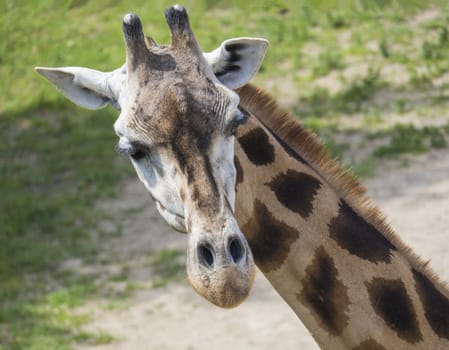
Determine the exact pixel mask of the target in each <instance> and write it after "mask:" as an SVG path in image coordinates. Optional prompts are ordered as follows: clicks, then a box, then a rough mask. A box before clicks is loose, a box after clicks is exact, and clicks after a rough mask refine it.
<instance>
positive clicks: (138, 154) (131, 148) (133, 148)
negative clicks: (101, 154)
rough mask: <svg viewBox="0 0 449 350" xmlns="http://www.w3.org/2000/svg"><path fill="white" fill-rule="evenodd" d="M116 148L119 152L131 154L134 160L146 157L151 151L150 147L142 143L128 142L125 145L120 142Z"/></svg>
mask: <svg viewBox="0 0 449 350" xmlns="http://www.w3.org/2000/svg"><path fill="white" fill-rule="evenodd" d="M115 150H116V151H117V153H121V154H127V155H129V156H130V157H131V158H132V159H134V160H140V159H142V158H145V157H146V156H147V155H148V153H149V149H148V147H147V146H145V145H142V144H140V143H127V144H126V146H123V145H122V144H121V143H120V142H119V143H118V144H117V146H115Z"/></svg>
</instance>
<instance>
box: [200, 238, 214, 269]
mask: <svg viewBox="0 0 449 350" xmlns="http://www.w3.org/2000/svg"><path fill="white" fill-rule="evenodd" d="M198 256H199V261H200V263H201V264H202V265H204V266H206V267H207V268H209V269H213V268H214V265H215V261H214V260H215V258H214V250H213V249H212V247H211V246H210V245H209V244H207V243H200V244H199V245H198Z"/></svg>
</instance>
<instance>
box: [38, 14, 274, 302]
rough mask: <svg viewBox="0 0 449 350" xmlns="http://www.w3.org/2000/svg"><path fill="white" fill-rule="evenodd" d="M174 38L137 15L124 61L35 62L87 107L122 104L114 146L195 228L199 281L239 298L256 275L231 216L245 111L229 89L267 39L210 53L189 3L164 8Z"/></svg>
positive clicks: (209, 293) (214, 297)
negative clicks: (146, 30) (152, 34)
mask: <svg viewBox="0 0 449 350" xmlns="http://www.w3.org/2000/svg"><path fill="white" fill-rule="evenodd" d="M166 19H167V23H168V26H169V28H170V31H171V37H172V44H171V45H170V46H158V45H157V44H155V43H154V41H153V40H152V39H145V37H144V34H143V31H142V24H141V22H140V19H139V18H138V17H137V16H136V15H134V14H127V15H126V16H125V17H124V19H123V33H124V38H125V43H126V63H125V65H123V66H122V67H121V68H119V69H117V70H115V71H113V72H110V73H102V72H99V71H95V70H90V69H87V68H79V67H65V68H37V69H36V70H37V71H38V72H39V73H40V74H42V75H43V76H45V77H46V78H47V79H49V80H50V81H51V82H52V83H53V84H54V85H55V86H56V87H57V88H58V89H59V90H60V91H61V92H62V93H63V94H65V95H66V96H67V97H68V98H69V99H71V100H72V101H74V102H75V103H77V104H79V105H81V106H84V107H86V108H100V107H102V106H104V105H106V104H107V103H110V104H112V105H113V106H115V107H116V108H117V109H119V110H120V111H121V112H120V116H119V117H118V119H117V121H116V122H115V124H114V129H115V132H116V134H117V135H118V137H119V142H118V145H117V149H118V151H119V152H123V153H126V154H128V155H129V156H130V158H131V162H132V164H133V166H134V168H135V169H136V171H137V174H138V176H139V178H140V180H141V181H142V182H143V183H144V185H145V187H146V188H147V190H148V191H149V192H150V194H151V196H152V197H153V199H154V201H155V203H156V206H157V209H158V211H159V213H160V214H161V215H162V217H163V218H164V219H165V221H166V222H167V223H168V224H169V225H171V226H172V227H173V228H175V229H176V230H178V231H183V232H188V233H189V234H188V240H189V244H188V251H187V272H188V277H189V280H190V282H191V284H192V286H193V288H194V289H195V290H196V291H197V292H198V293H199V294H200V295H202V296H204V297H205V298H206V299H208V300H209V301H211V302H212V303H214V304H216V305H218V306H221V307H233V306H236V305H238V304H240V303H241V302H242V301H243V300H244V299H245V298H246V296H247V295H248V293H249V291H250V289H251V286H252V283H253V279H254V262H253V257H252V254H251V251H250V249H249V246H248V243H247V241H246V239H245V237H244V236H243V234H242V232H241V230H240V228H239V226H238V224H237V221H236V219H235V216H234V202H235V174H236V170H235V166H234V162H233V158H234V148H233V147H234V133H235V129H236V128H237V127H238V126H239V125H240V124H242V123H244V122H245V120H246V115H245V112H244V111H242V110H241V109H239V97H238V95H237V94H236V93H235V92H233V91H232V90H231V88H236V87H239V86H241V85H243V84H245V83H246V82H247V81H248V80H249V79H250V78H251V77H252V76H253V75H254V73H255V72H256V71H257V70H258V68H259V67H260V64H261V61H262V58H263V55H264V53H265V49H266V46H267V42H266V41H265V40H261V39H249V38H241V39H231V40H228V41H225V42H224V43H223V44H222V45H221V46H220V47H219V48H218V49H217V50H215V51H213V52H211V53H209V54H204V55H203V52H202V51H201V49H200V47H199V45H198V43H197V41H196V38H195V36H194V34H193V32H192V30H191V28H190V24H189V20H188V16H187V12H186V10H185V9H184V8H183V7H181V6H177V5H175V6H173V7H171V8H169V9H168V10H167V11H166Z"/></svg>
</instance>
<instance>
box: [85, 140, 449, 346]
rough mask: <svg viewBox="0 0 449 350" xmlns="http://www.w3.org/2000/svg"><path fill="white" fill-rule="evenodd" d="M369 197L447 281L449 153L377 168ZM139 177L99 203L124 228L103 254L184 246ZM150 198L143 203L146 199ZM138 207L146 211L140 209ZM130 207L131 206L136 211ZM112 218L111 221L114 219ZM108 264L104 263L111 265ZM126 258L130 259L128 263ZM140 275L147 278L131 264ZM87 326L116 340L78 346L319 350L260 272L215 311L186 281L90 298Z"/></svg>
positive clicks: (121, 255) (134, 256) (133, 256)
mask: <svg viewBox="0 0 449 350" xmlns="http://www.w3.org/2000/svg"><path fill="white" fill-rule="evenodd" d="M367 186H368V188H369V192H370V193H371V195H372V196H373V198H374V200H375V202H376V203H377V204H378V205H379V206H380V207H381V208H382V209H383V211H384V213H386V215H387V217H388V218H389V220H390V222H391V223H392V225H393V227H394V228H395V229H396V231H397V232H399V233H400V235H401V237H402V238H403V240H404V241H405V242H407V243H408V244H409V245H410V246H412V247H413V249H414V250H415V251H416V252H417V253H418V254H419V255H421V256H422V257H423V258H424V259H426V260H427V259H431V263H430V264H431V266H432V267H433V268H434V269H435V270H436V271H437V272H438V274H439V275H440V276H441V278H442V279H444V280H446V281H449V271H448V270H447V269H445V267H447V266H449V241H448V238H447V237H449V236H448V233H449V152H448V150H447V149H446V150H442V151H438V152H431V153H429V154H426V155H423V156H419V157H415V158H413V159H411V160H410V163H409V166H408V167H406V168H401V169H397V168H396V169H388V170H383V171H380V170H379V171H378V174H377V176H376V177H375V178H373V179H371V180H370V181H368V182H367ZM148 198H149V197H148V195H147V194H146V193H145V192H144V190H143V187H142V185H141V184H140V183H138V182H137V181H134V182H132V183H128V184H126V185H124V187H123V189H122V191H121V193H120V196H119V198H117V199H116V200H114V201H108V202H105V203H101V205H100V206H101V207H103V208H105V209H107V210H109V211H110V212H111V213H112V214H111V216H112V217H114V218H115V220H120V223H121V225H122V227H123V229H124V231H125V233H124V234H123V235H121V236H118V237H114V238H111V239H110V240H106V241H105V242H103V243H104V244H103V248H102V249H103V252H104V253H103V254H106V255H111V254H113V255H115V256H116V257H117V263H116V264H117V265H120V261H122V262H123V261H127V262H128V263H129V262H130V261H139V259H140V258H141V257H142V256H144V255H145V254H147V253H148V252H154V251H157V250H158V249H162V248H169V249H184V247H185V244H186V237H185V236H184V235H181V234H176V233H173V232H172V231H171V230H170V229H169V228H167V227H166V225H165V224H164V223H162V222H161V219H160V218H159V216H158V214H157V213H156V210H155V208H154V206H153V205H152V204H150V202H149V201H148ZM147 202H148V204H147ZM142 207H144V208H145V209H144V210H141V208H142ZM134 209H135V210H134ZM115 224H116V221H112V222H111V223H109V224H106V223H105V225H106V226H107V225H109V226H111V227H110V228H111V230H112V226H114V225H115ZM106 228H107V227H106ZM113 265H114V264H111V265H110V266H113ZM131 265H132V264H131ZM133 266H134V267H135V269H136V272H135V276H138V278H140V279H141V280H145V278H149V277H151V276H150V275H149V273H148V272H145V268H140V270H139V268H138V267H139V264H138V263H136V264H134V265H133ZM88 308H89V312H90V313H91V316H92V318H91V322H90V323H89V324H87V325H86V326H85V329H86V330H88V331H92V332H106V333H108V334H111V335H113V336H114V337H115V338H116V339H117V340H116V341H113V342H111V343H109V344H106V345H99V346H87V345H83V346H81V345H78V346H77V347H76V348H78V349H84V350H85V349H96V350H100V349H102V350H125V349H126V350H130V349H132V350H136V349H143V350H146V349H151V350H153V349H179V350H187V349H189V350H206V349H217V350H220V349H230V348H232V349H248V350H251V349H258V350H263V349H283V350H290V349H295V350H296V349H317V348H318V347H317V346H316V344H315V343H314V341H313V339H312V338H311V336H310V335H309V334H308V332H307V331H306V329H305V328H304V327H303V326H302V324H301V322H300V321H299V320H298V319H297V318H296V316H295V315H294V314H293V312H292V311H291V310H290V309H289V308H288V306H287V305H286V304H285V303H284V302H283V301H282V299H281V298H280V297H279V296H278V295H277V294H276V293H275V292H274V291H273V289H272V288H271V287H270V285H269V283H268V282H267V281H266V280H265V279H264V277H263V276H262V274H261V273H258V276H257V279H256V282H255V286H254V290H253V292H252V294H251V296H250V297H249V299H248V300H247V301H246V302H245V303H244V304H243V305H241V306H239V307H238V308H236V309H233V310H221V309H219V308H217V307H214V306H212V305H211V304H209V303H207V302H206V301H205V300H203V299H202V298H200V297H199V296H197V295H196V294H195V293H194V292H193V290H192V289H191V288H190V287H189V286H188V284H187V282H186V281H182V282H179V283H171V284H169V285H168V286H167V287H164V288H159V289H153V288H150V287H148V288H143V289H142V290H139V291H138V292H136V293H135V294H134V295H133V296H132V297H131V298H130V300H129V303H127V306H126V307H123V308H120V309H112V310H108V309H107V308H104V307H99V306H98V305H89V306H88Z"/></svg>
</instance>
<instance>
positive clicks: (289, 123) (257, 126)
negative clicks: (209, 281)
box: [235, 86, 449, 349]
mask: <svg viewBox="0 0 449 350" xmlns="http://www.w3.org/2000/svg"><path fill="white" fill-rule="evenodd" d="M239 94H240V97H241V105H242V107H243V108H245V109H246V110H247V111H248V112H250V114H251V117H250V119H249V122H248V123H247V124H246V125H245V126H244V127H242V128H241V130H239V133H238V137H237V142H236V146H235V155H236V157H235V164H236V168H237V184H236V189H237V201H236V215H237V218H238V221H239V224H240V227H241V228H242V231H243V232H244V233H245V235H246V237H247V239H248V242H249V244H250V247H251V250H252V252H253V255H254V258H255V261H256V264H257V265H258V267H259V268H260V270H261V271H262V272H263V273H264V274H265V276H266V277H267V278H268V280H269V281H270V282H271V284H272V285H273V286H274V288H275V289H276V290H277V291H278V293H279V294H280V295H281V296H282V297H283V299H284V300H285V301H286V302H287V303H288V304H289V305H290V307H291V308H292V309H293V311H294V312H295V313H296V314H297V315H298V317H299V318H300V319H301V320H302V321H303V323H304V324H305V326H306V327H307V328H308V329H309V331H310V332H311V334H312V335H313V337H314V338H315V340H316V341H317V343H318V344H319V345H320V347H322V348H323V349H415V348H416V349H423V348H426V349H430V348H432V349H439V348H449V292H448V290H447V289H446V288H445V286H444V285H443V284H442V283H440V282H439V281H438V279H437V278H436V277H435V275H434V274H433V273H432V272H431V271H429V269H427V268H426V267H425V264H423V263H422V262H421V260H420V259H419V258H418V257H416V256H415V255H414V254H413V253H412V252H411V250H410V249H409V248H407V247H406V246H405V245H404V243H402V242H401V241H400V239H399V238H398V237H397V236H395V235H394V233H393V232H392V230H391V229H390V228H389V227H388V225H386V224H385V223H384V220H383V218H382V217H381V215H380V213H379V212H378V211H377V210H376V209H375V208H374V207H373V206H372V205H371V204H370V202H369V201H368V199H367V198H366V197H365V196H364V188H363V187H362V186H361V185H360V184H359V183H358V181H357V180H355V179H353V178H352V177H350V175H348V174H345V173H344V172H343V170H342V168H341V166H339V165H338V164H336V163H335V162H334V161H331V160H329V158H328V157H327V156H326V155H325V153H324V151H323V149H322V146H321V145H320V144H319V143H318V141H317V140H316V139H315V138H314V136H313V135H311V134H310V133H309V132H308V131H307V130H305V129H303V128H302V127H301V126H300V125H299V124H298V123H297V122H296V121H295V120H293V118H292V117H291V116H289V115H287V114H286V113H285V112H282V111H280V110H279V108H278V107H277V105H276V104H275V103H274V101H273V100H272V99H271V98H269V97H268V96H266V95H265V94H264V93H262V92H261V91H259V90H257V89H256V88H254V87H251V86H246V87H244V88H242V89H241V90H240V91H239Z"/></svg>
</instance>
